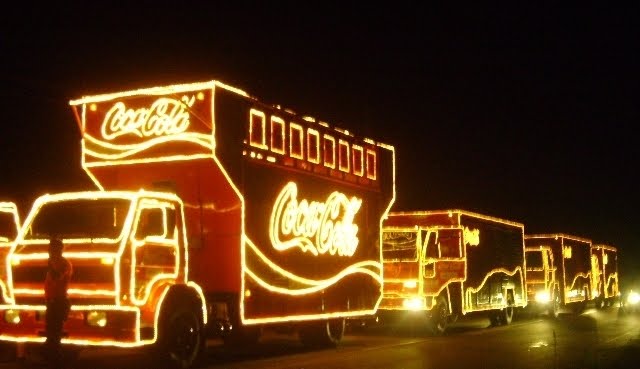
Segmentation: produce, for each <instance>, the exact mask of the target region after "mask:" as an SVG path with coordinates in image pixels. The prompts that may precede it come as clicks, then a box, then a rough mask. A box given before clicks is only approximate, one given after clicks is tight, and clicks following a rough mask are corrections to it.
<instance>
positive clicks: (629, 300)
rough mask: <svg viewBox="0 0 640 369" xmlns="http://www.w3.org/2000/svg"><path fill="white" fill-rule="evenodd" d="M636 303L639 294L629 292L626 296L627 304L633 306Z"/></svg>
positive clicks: (638, 299)
mask: <svg viewBox="0 0 640 369" xmlns="http://www.w3.org/2000/svg"><path fill="white" fill-rule="evenodd" d="M638 302H640V294H638V293H637V292H634V291H631V292H629V295H628V296H627V304H629V305H635V304H637V303H638Z"/></svg>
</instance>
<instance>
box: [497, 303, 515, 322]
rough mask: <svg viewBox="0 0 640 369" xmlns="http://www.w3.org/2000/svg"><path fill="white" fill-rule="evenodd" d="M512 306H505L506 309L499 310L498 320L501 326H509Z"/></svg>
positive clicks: (511, 318) (511, 317)
mask: <svg viewBox="0 0 640 369" xmlns="http://www.w3.org/2000/svg"><path fill="white" fill-rule="evenodd" d="M514 310H515V309H514V307H513V306H507V307H506V308H504V309H502V310H500V320H501V321H502V324H503V325H509V324H511V322H512V321H513V311H514Z"/></svg>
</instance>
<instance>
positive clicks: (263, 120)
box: [249, 108, 268, 149]
mask: <svg viewBox="0 0 640 369" xmlns="http://www.w3.org/2000/svg"><path fill="white" fill-rule="evenodd" d="M254 117H257V118H258V119H259V121H260V130H261V131H262V135H261V136H260V137H261V141H262V142H254V141H253V126H254V120H253V118H254ZM249 145H251V146H253V147H257V148H258V149H266V148H268V146H267V116H266V115H265V113H264V112H263V111H260V110H257V109H255V108H251V109H250V110H249Z"/></svg>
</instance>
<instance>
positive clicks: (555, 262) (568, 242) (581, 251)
mask: <svg viewBox="0 0 640 369" xmlns="http://www.w3.org/2000/svg"><path fill="white" fill-rule="evenodd" d="M591 243H592V242H591V240H589V239H586V238H581V237H577V236H571V235H567V234H535V235H525V245H526V248H525V252H526V270H527V274H526V284H527V296H528V306H527V308H528V309H529V310H530V311H532V312H548V313H549V315H551V316H553V317H555V316H557V314H558V312H559V311H562V310H569V311H571V312H573V313H577V314H580V313H582V312H583V311H584V309H585V308H586V306H587V304H588V303H589V302H590V301H592V300H593V298H594V294H593V291H592V288H591V286H592V282H591Z"/></svg>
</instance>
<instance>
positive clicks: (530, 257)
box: [525, 251, 543, 268]
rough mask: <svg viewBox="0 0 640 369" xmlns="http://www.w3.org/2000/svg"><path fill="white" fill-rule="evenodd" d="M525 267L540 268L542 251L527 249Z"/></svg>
mask: <svg viewBox="0 0 640 369" xmlns="http://www.w3.org/2000/svg"><path fill="white" fill-rule="evenodd" d="M525 255H526V256H525V257H526V259H527V268H542V266H543V265H542V251H527V252H526V253H525Z"/></svg>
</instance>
